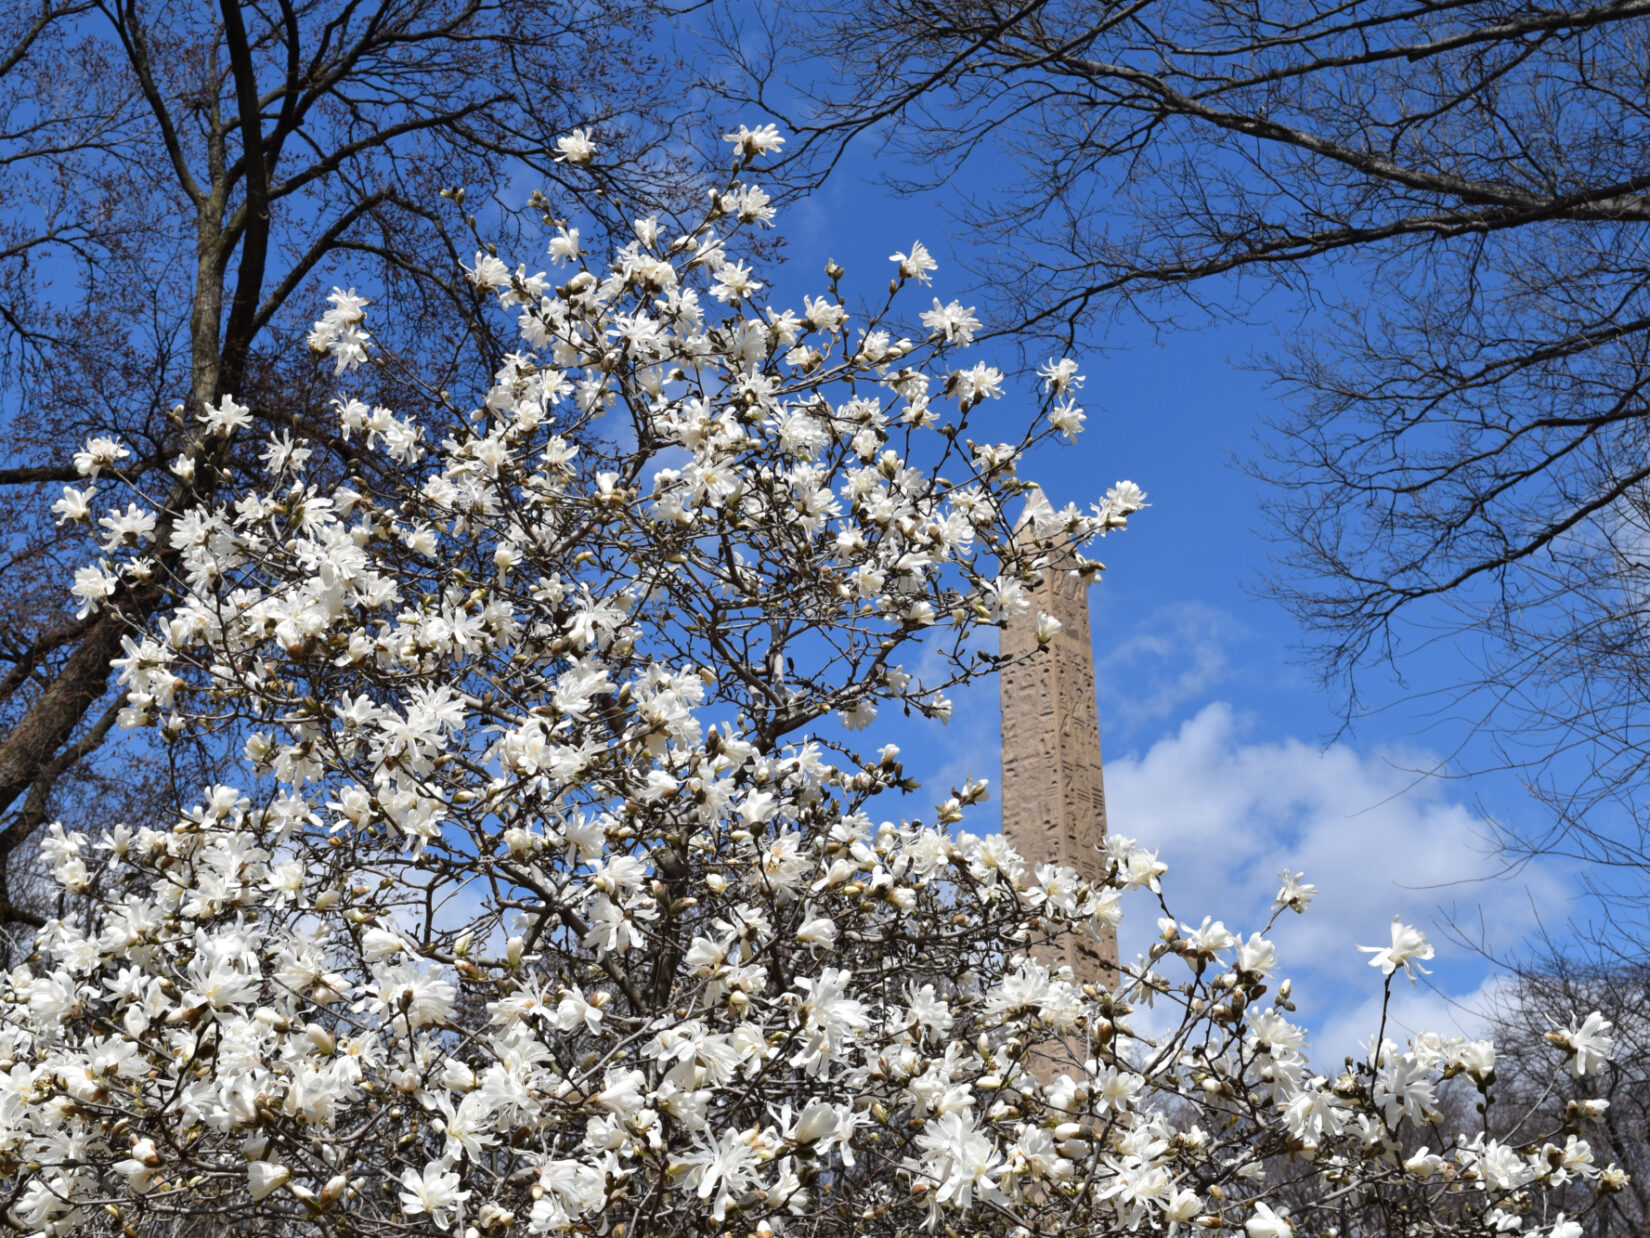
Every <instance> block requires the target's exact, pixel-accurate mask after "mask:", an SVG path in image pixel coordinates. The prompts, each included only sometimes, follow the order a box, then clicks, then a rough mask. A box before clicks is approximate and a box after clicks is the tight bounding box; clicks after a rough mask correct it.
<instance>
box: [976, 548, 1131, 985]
mask: <svg viewBox="0 0 1650 1238" xmlns="http://www.w3.org/2000/svg"><path fill="white" fill-rule="evenodd" d="M1075 566H1076V564H1075V560H1074V559H1073V558H1072V557H1071V556H1070V555H1069V554H1067V555H1065V556H1064V557H1061V558H1058V559H1055V560H1054V561H1052V562H1051V563H1049V564H1048V566H1047V567H1046V568H1045V569H1044V571H1043V579H1042V583H1041V584H1039V585H1038V586H1037V587H1036V588H1035V589H1033V590H1030V599H1031V605H1030V606H1029V607H1028V609H1027V610H1026V611H1025V612H1024V613H1023V614H1020V615H1016V616H1014V617H1012V618H1011V619H1009V621H1008V623H1007V624H1006V625H1005V626H1004V627H1003V628H1002V629H1001V637H1000V641H1001V643H1000V649H1001V651H1002V653H1003V655H1004V656H1005V657H1006V658H1010V659H1014V661H1012V662H1010V663H1009V664H1007V665H1006V666H1005V668H1004V670H1003V672H1002V676H1001V682H1002V702H1003V780H1002V808H1003V834H1004V835H1005V836H1006V837H1007V839H1008V841H1009V842H1010V843H1011V844H1013V846H1014V848H1015V849H1016V850H1017V851H1018V852H1019V853H1020V854H1021V855H1022V856H1023V857H1025V860H1026V862H1027V863H1028V864H1065V865H1070V866H1071V867H1072V868H1074V869H1076V870H1077V873H1078V875H1079V876H1081V877H1083V878H1084V879H1086V880H1089V881H1098V880H1100V879H1101V878H1103V877H1104V876H1105V860H1104V857H1103V855H1102V854H1101V852H1100V850H1099V848H1100V846H1101V844H1102V843H1103V842H1104V841H1105V837H1106V790H1105V783H1104V781H1103V780H1102V777H1101V769H1100V711H1099V709H1098V707H1097V706H1096V704H1095V699H1094V649H1093V647H1092V646H1091V645H1090V643H1089V601H1088V591H1087V588H1086V586H1085V585H1084V584H1083V582H1082V581H1081V580H1079V578H1078V577H1077V576H1076V574H1075V573H1074V572H1073V571H1072V568H1073V567H1075ZM1039 612H1041V613H1043V614H1047V615H1052V616H1053V617H1054V618H1055V619H1058V620H1059V621H1060V630H1059V631H1058V632H1056V633H1055V634H1054V636H1053V638H1052V639H1051V640H1050V641H1049V642H1048V647H1047V648H1045V649H1039V648H1038V642H1037V615H1038V613H1039ZM1036 954H1037V956H1038V957H1039V958H1040V959H1041V960H1042V961H1043V962H1044V963H1047V964H1050V965H1053V966H1057V965H1059V964H1060V963H1067V964H1070V966H1071V970H1072V973H1073V975H1074V976H1075V977H1076V979H1077V981H1078V982H1079V983H1080V984H1095V985H1100V986H1102V987H1105V988H1110V987H1111V986H1112V985H1113V984H1114V983H1115V982H1116V978H1117V933H1116V930H1114V929H1108V930H1107V931H1106V934H1105V937H1104V938H1103V939H1102V940H1101V941H1100V942H1099V943H1098V945H1096V943H1094V942H1092V941H1089V940H1086V939H1079V938H1078V937H1077V936H1076V935H1075V934H1068V935H1066V936H1065V937H1063V938H1061V939H1059V940H1057V941H1056V942H1053V943H1051V944H1050V945H1049V946H1048V947H1047V948H1039V949H1038V950H1037V951H1036Z"/></svg>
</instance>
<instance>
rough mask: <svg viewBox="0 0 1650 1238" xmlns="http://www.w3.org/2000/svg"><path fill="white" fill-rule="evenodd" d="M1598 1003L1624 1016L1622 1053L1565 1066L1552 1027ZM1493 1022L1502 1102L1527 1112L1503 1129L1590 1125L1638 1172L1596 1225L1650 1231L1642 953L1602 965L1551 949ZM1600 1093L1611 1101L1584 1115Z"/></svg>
mask: <svg viewBox="0 0 1650 1238" xmlns="http://www.w3.org/2000/svg"><path fill="white" fill-rule="evenodd" d="M1591 1010H1597V1011H1599V1012H1600V1013H1601V1014H1603V1015H1604V1017H1605V1018H1607V1019H1609V1020H1610V1022H1611V1023H1612V1024H1613V1025H1614V1026H1613V1036H1614V1038H1615V1042H1616V1048H1615V1052H1614V1054H1613V1055H1612V1060H1611V1061H1610V1062H1609V1063H1607V1064H1606V1065H1605V1066H1604V1067H1603V1069H1602V1070H1601V1071H1599V1072H1598V1073H1597V1074H1591V1075H1583V1076H1580V1077H1575V1076H1573V1075H1571V1074H1570V1073H1569V1072H1568V1071H1565V1070H1560V1071H1558V1072H1557V1073H1556V1074H1555V1073H1554V1071H1553V1069H1552V1064H1553V1053H1552V1046H1551V1045H1550V1044H1549V1043H1547V1036H1548V1034H1549V1033H1551V1032H1553V1031H1555V1029H1558V1028H1561V1027H1564V1026H1565V1025H1566V1024H1567V1023H1568V1022H1570V1021H1571V1020H1575V1019H1579V1018H1581V1017H1583V1016H1584V1015H1585V1014H1586V1013H1587V1012H1588V1011H1591ZM1489 1023H1490V1026H1489V1034H1490V1035H1491V1037H1492V1038H1493V1039H1494V1041H1495V1046H1496V1068H1495V1082H1494V1085H1493V1087H1492V1089H1491V1091H1492V1093H1493V1094H1494V1098H1495V1102H1496V1105H1495V1112H1496V1113H1502V1114H1516V1115H1521V1116H1522V1118H1523V1120H1522V1121H1521V1123H1520V1125H1519V1127H1518V1128H1516V1129H1501V1130H1497V1131H1496V1134H1497V1135H1499V1136H1501V1137H1502V1138H1504V1139H1507V1140H1508V1141H1514V1140H1516V1139H1518V1138H1521V1137H1522V1138H1526V1139H1527V1138H1529V1137H1531V1132H1533V1131H1536V1130H1540V1129H1557V1128H1560V1127H1563V1126H1566V1125H1567V1126H1569V1127H1571V1128H1573V1129H1575V1130H1577V1131H1579V1130H1581V1129H1582V1128H1583V1126H1584V1127H1585V1130H1586V1134H1585V1138H1586V1139H1587V1140H1588V1142H1590V1143H1591V1144H1592V1145H1593V1147H1594V1148H1595V1149H1596V1150H1597V1154H1598V1155H1601V1156H1608V1157H1609V1158H1611V1159H1612V1160H1614V1161H1616V1163H1618V1164H1619V1165H1620V1166H1621V1167H1622V1168H1623V1169H1625V1170H1626V1171H1627V1172H1628V1174H1629V1175H1630V1179H1629V1181H1628V1183H1627V1186H1626V1189H1624V1190H1622V1191H1620V1192H1619V1193H1617V1194H1614V1195H1611V1196H1608V1197H1607V1198H1606V1200H1605V1202H1604V1206H1602V1207H1601V1208H1599V1210H1598V1211H1596V1212H1595V1213H1594V1214H1593V1216H1592V1221H1591V1225H1590V1227H1589V1230H1588V1232H1589V1233H1592V1234H1597V1235H1599V1238H1615V1236H1616V1235H1621V1236H1623V1238H1625V1236H1626V1235H1631V1234H1642V1233H1643V1232H1644V1227H1645V1224H1646V1218H1647V1217H1650V1180H1647V1176H1650V973H1647V972H1646V971H1645V968H1644V966H1643V964H1642V961H1641V962H1639V963H1638V964H1637V965H1628V966H1623V965H1619V964H1616V965H1611V966H1607V967H1601V966H1593V965H1589V966H1578V965H1577V964H1575V963H1574V962H1569V961H1565V960H1563V959H1556V960H1555V959H1548V960H1547V961H1546V963H1545V964H1544V965H1542V966H1540V967H1533V968H1525V969H1523V970H1522V972H1521V974H1520V975H1519V976H1518V978H1517V979H1516V980H1515V981H1514V982H1512V983H1511V984H1509V985H1508V986H1507V987H1506V988H1505V989H1504V990H1502V991H1501V993H1500V994H1499V996H1498V997H1497V999H1496V1002H1495V1005H1494V1007H1493V1008H1492V1010H1491V1011H1490V1020H1489ZM1592 1100H1603V1101H1606V1102H1607V1103H1608V1107H1607V1108H1605V1109H1604V1111H1603V1113H1602V1114H1601V1115H1599V1116H1598V1117H1597V1119H1596V1120H1588V1121H1585V1122H1583V1121H1581V1120H1580V1118H1581V1108H1580V1107H1581V1106H1582V1105H1584V1103H1585V1102H1587V1101H1592ZM1579 1198H1580V1196H1579V1194H1578V1195H1577V1200H1578V1201H1579Z"/></svg>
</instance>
